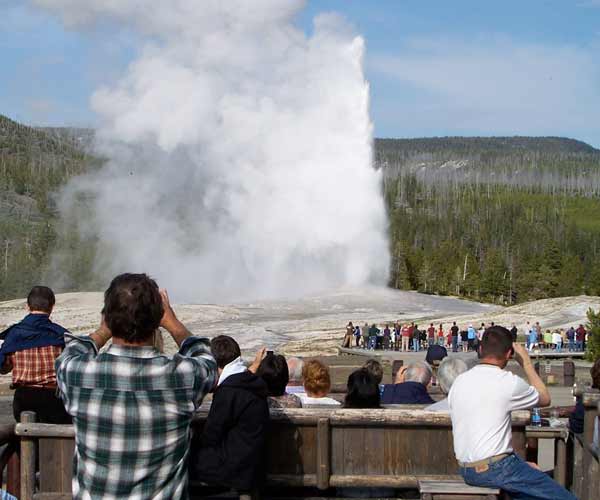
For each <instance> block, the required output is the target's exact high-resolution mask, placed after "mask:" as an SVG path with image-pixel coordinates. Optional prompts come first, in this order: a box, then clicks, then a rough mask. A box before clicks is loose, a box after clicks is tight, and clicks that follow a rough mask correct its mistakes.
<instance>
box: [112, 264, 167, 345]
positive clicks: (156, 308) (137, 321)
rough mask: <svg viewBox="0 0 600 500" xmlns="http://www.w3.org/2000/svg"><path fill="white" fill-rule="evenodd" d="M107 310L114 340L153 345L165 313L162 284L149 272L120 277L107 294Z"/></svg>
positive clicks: (115, 279)
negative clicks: (159, 285)
mask: <svg viewBox="0 0 600 500" xmlns="http://www.w3.org/2000/svg"><path fill="white" fill-rule="evenodd" d="M103 313H104V321H105V323H106V326H107V327H108V328H109V330H110V331H111V333H112V336H113V343H117V344H118V343H123V344H128V345H151V344H152V342H153V340H154V333H155V332H156V330H157V329H158V327H159V325H160V321H161V319H162V317H163V314H164V308H163V301H162V297H161V295H160V292H159V290H158V285H157V284H156V282H155V281H154V280H153V279H151V278H149V277H148V276H147V275H146V274H131V273H126V274H121V275H119V276H117V277H116V278H114V279H113V280H112V282H111V283H110V286H109V287H108V289H107V290H106V292H105V293H104V309H103ZM115 341H116V342H115Z"/></svg>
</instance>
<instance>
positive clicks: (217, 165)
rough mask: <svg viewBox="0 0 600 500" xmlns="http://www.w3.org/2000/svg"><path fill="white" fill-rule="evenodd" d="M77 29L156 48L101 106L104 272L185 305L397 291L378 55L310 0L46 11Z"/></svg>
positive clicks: (125, 0)
mask: <svg viewBox="0 0 600 500" xmlns="http://www.w3.org/2000/svg"><path fill="white" fill-rule="evenodd" d="M34 2H35V3H36V4H37V5H39V6H42V7H46V8H48V9H51V10H54V11H58V12H60V14H61V15H62V16H63V18H64V20H65V22H66V24H68V25H79V26H86V25H89V24H90V23H93V22H94V21H95V20H97V19H99V18H110V19H113V20H116V21H118V22H120V23H123V24H127V25H128V26H129V27H131V28H133V29H135V30H136V31H137V32H138V33H139V34H140V36H141V37H145V38H144V39H145V46H144V47H143V49H142V50H141V51H140V55H139V56H138V58H137V59H136V60H135V61H134V62H132V64H131V65H130V66H129V68H128V70H127V72H126V74H125V75H123V76H122V78H121V79H120V80H119V81H118V82H115V83H114V84H113V85H111V86H110V87H107V88H101V89H99V90H98V91H97V92H96V93H95V94H94V95H93V97H92V105H93V108H94V110H95V111H96V112H97V113H98V115H99V117H100V126H99V130H98V140H97V142H98V144H97V148H98V151H99V153H100V154H102V155H103V156H104V157H106V158H108V159H109V160H108V163H107V164H106V165H105V166H104V168H102V169H101V170H100V171H99V172H96V173H93V174H92V175H88V176H85V177H81V178H78V179H76V180H75V181H74V182H72V183H71V184H70V185H69V186H68V188H67V189H66V190H65V192H64V193H63V196H62V200H61V209H62V210H63V211H64V213H65V215H66V214H67V212H68V211H69V210H70V209H72V206H73V204H72V200H73V199H75V197H77V196H78V195H80V194H82V193H84V194H86V195H87V197H88V199H89V200H91V203H92V210H91V211H90V213H91V215H89V216H86V217H89V220H87V219H86V220H85V223H83V224H80V226H81V227H84V228H85V229H86V231H91V232H93V233H94V234H96V235H97V236H98V239H99V242H100V243H99V244H100V248H99V252H98V258H97V261H96V266H97V270H98V272H100V273H102V275H103V276H106V277H107V278H108V277H110V276H112V275H114V274H115V273H117V272H121V271H123V270H130V271H147V272H149V273H151V274H152V275H153V276H154V277H156V278H157V279H158V280H159V282H160V283H161V285H165V286H167V287H169V288H170V289H171V290H172V292H173V294H174V295H175V296H176V298H177V299H179V300H187V301H198V300H213V301H214V300H228V299H229V300H234V299H236V300H239V299H243V298H252V297H267V296H270V297H277V296H283V295H285V296H290V295H298V294H302V293H306V292H310V291H316V290H318V289H323V288H332V287H339V286H345V285H361V284H364V283H367V282H373V281H376V282H380V283H383V282H384V281H385V279H386V277H387V269H388V248H387V240H386V221H385V210H384V205H383V200H382V196H381V192H380V190H381V188H380V177H379V175H378V173H377V172H376V171H375V170H374V169H373V168H372V144H371V143H372V126H371V122H370V119H369V87H368V83H367V82H366V81H365V78H364V74H363V66H362V59H363V52H364V41H363V39H362V38H361V37H360V36H356V35H355V34H354V33H353V32H352V29H351V28H350V27H349V26H347V25H346V24H345V22H344V20H343V19H341V18H340V17H339V16H337V15H335V14H323V15H320V16H318V17H317V18H316V19H315V20H314V32H313V33H312V35H311V36H307V35H306V34H305V33H304V32H303V31H302V30H300V29H298V28H297V27H296V26H295V25H294V21H295V17H296V15H297V14H298V12H299V11H300V10H301V9H302V8H303V4H304V2H303V1H298V0H291V1H290V0H287V1H282V0H252V1H247V0H227V1H223V0H203V1H202V2H198V1H195V0H171V1H168V2H165V1H164V0H152V1H150V0H149V1H146V2H140V1H138V0H118V1H117V0H111V1H109V0H86V1H85V2H82V1H80V0H34Z"/></svg>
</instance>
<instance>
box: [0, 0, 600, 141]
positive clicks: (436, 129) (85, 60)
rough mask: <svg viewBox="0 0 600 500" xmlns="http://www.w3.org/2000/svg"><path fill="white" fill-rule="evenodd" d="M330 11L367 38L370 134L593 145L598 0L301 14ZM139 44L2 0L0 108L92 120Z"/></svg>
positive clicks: (344, 8) (332, 7)
mask: <svg viewBox="0 0 600 500" xmlns="http://www.w3.org/2000/svg"><path fill="white" fill-rule="evenodd" d="M82 1H85V0H82ZM282 1H284V0H282ZM329 11H336V12H339V13H341V14H343V15H344V16H345V17H346V18H347V19H348V20H349V22H350V23H351V24H352V25H353V26H354V27H355V29H356V31H357V33H360V34H362V35H363V36H364V38H365V40H366V44H367V55H366V60H365V68H366V75H367V78H368V80H369V82H370V84H371V116H372V119H373V122H374V124H375V134H376V135H377V136H379V137H421V136H439V135H517V134H518V135H563V136H569V137H574V138H577V139H581V140H585V141H586V142H589V143H591V144H593V145H594V146H596V147H600V119H599V117H600V0H518V1H517V0H308V2H307V7H306V9H305V10H304V11H303V12H302V14H301V15H300V17H299V19H298V24H299V26H301V27H302V28H303V29H305V30H306V31H310V30H311V24H312V19H313V18H314V17H315V16H316V15H318V14H319V13H321V12H329ZM139 46H140V41H139V40H137V39H136V38H135V36H134V35H133V34H131V33H128V32H124V31H122V30H117V29H116V28H115V27H114V26H110V25H104V26H99V27H96V28H95V30H94V31H93V32H89V31H86V32H85V33H83V32H77V31H70V30H67V29H65V28H64V27H63V25H62V24H61V23H60V21H59V20H58V19H57V18H55V17H52V16H50V15H48V14H46V13H45V12H43V11H40V10H37V9H34V8H32V7H29V6H28V3H27V2H26V1H25V0H0V57H1V61H2V64H1V65H0V113H3V114H7V115H9V116H11V117H13V118H15V119H18V120H21V121H23V122H26V123H32V124H51V125H63V124H68V125H86V126H87V125H91V126H93V125H94V123H95V116H94V115H93V113H92V111H91V110H90V105H89V100H90V96H91V95H92V93H93V92H94V90H95V89H97V88H98V87H99V86H101V85H102V84H105V83H110V82H113V81H114V80H116V79H117V78H118V76H119V75H120V74H122V73H123V71H124V70H125V68H126V67H127V64H128V63H129V61H131V59H132V58H133V57H134V56H135V54H136V50H137V48H138V47H139Z"/></svg>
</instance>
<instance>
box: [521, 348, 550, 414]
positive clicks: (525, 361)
mask: <svg viewBox="0 0 600 500" xmlns="http://www.w3.org/2000/svg"><path fill="white" fill-rule="evenodd" d="M513 348H514V352H515V359H516V360H517V362H518V363H519V364H520V365H521V367H522V368H523V370H524V371H525V376H526V377H527V381H528V382H529V383H530V384H531V385H532V386H533V387H534V388H535V389H536V390H537V391H538V394H539V401H538V405H539V406H550V403H551V402H552V398H551V397H550V392H549V391H548V388H547V387H546V384H544V382H543V380H542V379H541V378H540V376H539V375H538V374H537V373H536V371H535V368H534V366H533V363H532V361H531V358H530V357H529V354H528V353H527V350H526V349H525V347H523V346H522V345H521V344H516V343H515V344H513Z"/></svg>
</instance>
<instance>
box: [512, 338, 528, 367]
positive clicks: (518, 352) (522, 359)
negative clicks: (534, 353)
mask: <svg viewBox="0 0 600 500" xmlns="http://www.w3.org/2000/svg"><path fill="white" fill-rule="evenodd" d="M513 350H514V352H515V360H516V361H517V363H519V364H520V365H521V366H523V365H524V364H525V363H527V362H531V358H530V357H529V353H528V352H527V349H525V346H523V344H517V343H516V342H515V343H513Z"/></svg>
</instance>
